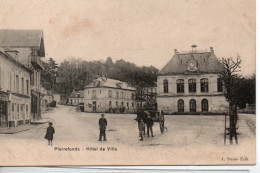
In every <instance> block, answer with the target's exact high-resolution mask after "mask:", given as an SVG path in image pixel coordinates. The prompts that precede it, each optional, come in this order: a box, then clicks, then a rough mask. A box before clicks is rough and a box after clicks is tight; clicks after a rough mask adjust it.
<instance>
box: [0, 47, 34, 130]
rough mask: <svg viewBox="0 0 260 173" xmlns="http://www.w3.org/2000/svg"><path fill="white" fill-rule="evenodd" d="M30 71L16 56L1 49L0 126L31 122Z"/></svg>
mask: <svg viewBox="0 0 260 173" xmlns="http://www.w3.org/2000/svg"><path fill="white" fill-rule="evenodd" d="M17 54H18V53H17ZM30 73H31V71H30V70H29V69H28V68H26V67H25V66H24V65H22V64H20V63H19V62H18V61H17V60H16V59H15V57H12V56H10V54H8V53H6V52H5V51H3V50H2V51H0V126H4V127H16V126H18V125H21V124H29V123H30V121H31V87H30Z"/></svg>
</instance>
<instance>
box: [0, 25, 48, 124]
mask: <svg viewBox="0 0 260 173" xmlns="http://www.w3.org/2000/svg"><path fill="white" fill-rule="evenodd" d="M0 42H1V46H2V47H3V48H4V50H5V51H6V52H8V53H9V54H10V55H11V54H14V53H13V51H17V52H18V53H19V56H13V57H14V59H15V60H16V61H18V62H20V63H21V64H23V65H24V66H25V67H27V68H29V69H30V70H31V76H30V79H31V80H30V84H31V91H30V92H31V114H32V116H31V118H32V119H33V120H34V119H36V120H37V119H41V71H42V70H43V68H44V67H43V63H42V61H41V58H42V57H45V48H44V38H43V31H41V30H4V29H1V30H0Z"/></svg>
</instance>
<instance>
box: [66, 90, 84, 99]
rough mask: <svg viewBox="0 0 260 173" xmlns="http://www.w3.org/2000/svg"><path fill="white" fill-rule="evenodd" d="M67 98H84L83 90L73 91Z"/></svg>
mask: <svg viewBox="0 0 260 173" xmlns="http://www.w3.org/2000/svg"><path fill="white" fill-rule="evenodd" d="M69 98H84V90H79V91H78V92H77V91H75V90H73V91H72V92H71V94H70V96H69Z"/></svg>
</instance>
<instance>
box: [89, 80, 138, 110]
mask: <svg viewBox="0 0 260 173" xmlns="http://www.w3.org/2000/svg"><path fill="white" fill-rule="evenodd" d="M135 94H136V88H134V87H131V86H129V85H128V84H127V83H125V82H122V81H119V80H114V79H110V78H107V77H99V78H97V79H95V80H93V81H92V82H91V83H90V84H89V85H87V86H86V87H85V91H84V103H85V107H84V110H85V112H122V113H123V112H125V113H134V112H135V110H136V100H135Z"/></svg>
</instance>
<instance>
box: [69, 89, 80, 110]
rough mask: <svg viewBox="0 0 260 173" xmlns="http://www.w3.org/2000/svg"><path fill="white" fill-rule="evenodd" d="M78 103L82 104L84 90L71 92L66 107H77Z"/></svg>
mask: <svg viewBox="0 0 260 173" xmlns="http://www.w3.org/2000/svg"><path fill="white" fill-rule="evenodd" d="M80 103H84V90H80V91H75V90H73V91H72V93H71V94H70V96H69V102H68V105H73V106H77V105H79V104H80Z"/></svg>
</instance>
